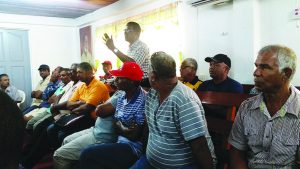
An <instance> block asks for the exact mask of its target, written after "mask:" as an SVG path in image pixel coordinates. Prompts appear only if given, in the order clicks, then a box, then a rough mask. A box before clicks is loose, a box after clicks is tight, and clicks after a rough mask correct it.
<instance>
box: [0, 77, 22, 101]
mask: <svg viewBox="0 0 300 169" xmlns="http://www.w3.org/2000/svg"><path fill="white" fill-rule="evenodd" d="M0 90H2V91H4V92H5V93H7V94H8V95H9V96H10V97H11V98H12V99H13V100H14V101H15V102H20V101H21V100H22V97H21V95H20V94H19V92H18V89H17V88H16V87H15V86H13V85H11V84H10V83H9V77H8V75H7V74H1V75H0Z"/></svg>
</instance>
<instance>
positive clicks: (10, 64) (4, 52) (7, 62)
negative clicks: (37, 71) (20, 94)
mask: <svg viewBox="0 0 300 169" xmlns="http://www.w3.org/2000/svg"><path fill="white" fill-rule="evenodd" d="M2 73H6V74H8V76H9V78H10V82H11V84H12V85H14V86H15V87H17V88H18V89H20V90H23V91H24V92H25V93H26V107H27V106H28V105H29V104H30V102H31V99H30V93H31V74H30V59H29V46H28V32H27V31H25V30H10V29H0V74H2Z"/></svg>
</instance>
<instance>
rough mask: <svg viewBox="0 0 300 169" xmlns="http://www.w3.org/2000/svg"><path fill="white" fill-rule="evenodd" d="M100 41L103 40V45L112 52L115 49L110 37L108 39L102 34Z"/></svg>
mask: <svg viewBox="0 0 300 169" xmlns="http://www.w3.org/2000/svg"><path fill="white" fill-rule="evenodd" d="M102 39H103V40H104V43H105V45H106V46H107V47H108V49H110V50H112V51H113V50H114V49H115V45H114V41H113V39H112V36H110V37H109V36H108V34H107V33H104V35H103V37H102Z"/></svg>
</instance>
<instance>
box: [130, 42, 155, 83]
mask: <svg viewBox="0 0 300 169" xmlns="http://www.w3.org/2000/svg"><path fill="white" fill-rule="evenodd" d="M127 55H128V56H129V57H131V58H132V59H133V60H134V61H135V62H136V63H137V64H138V65H140V66H141V69H142V70H143V72H144V75H143V79H144V78H147V77H148V69H149V64H150V54H149V48H148V46H147V45H146V44H145V43H143V42H142V41H140V40H137V41H135V42H134V43H133V44H131V45H130V46H129V49H128V51H127Z"/></svg>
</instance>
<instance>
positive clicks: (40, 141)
mask: <svg viewBox="0 0 300 169" xmlns="http://www.w3.org/2000/svg"><path fill="white" fill-rule="evenodd" d="M92 122H93V123H92ZM94 123H95V122H94V121H93V120H92V119H90V118H89V117H88V118H83V119H82V121H80V123H78V124H77V125H74V126H72V127H70V128H63V127H59V126H57V125H55V124H53V118H52V117H51V118H47V119H45V120H44V121H43V122H41V123H40V124H39V125H38V126H37V127H36V128H35V130H34V131H33V134H32V138H31V139H30V141H29V143H28V144H27V145H26V146H25V147H24V150H23V153H22V154H23V157H22V161H21V164H22V165H23V166H24V167H26V168H32V167H34V166H35V165H36V164H37V163H38V162H39V161H40V160H41V159H42V158H43V157H44V156H45V155H46V154H48V153H50V152H51V151H53V150H56V149H57V148H58V147H59V146H60V145H61V143H62V141H63V139H64V138H65V137H66V136H68V135H70V134H73V133H74V132H77V131H80V130H83V129H86V128H88V127H90V126H92V124H94Z"/></svg>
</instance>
